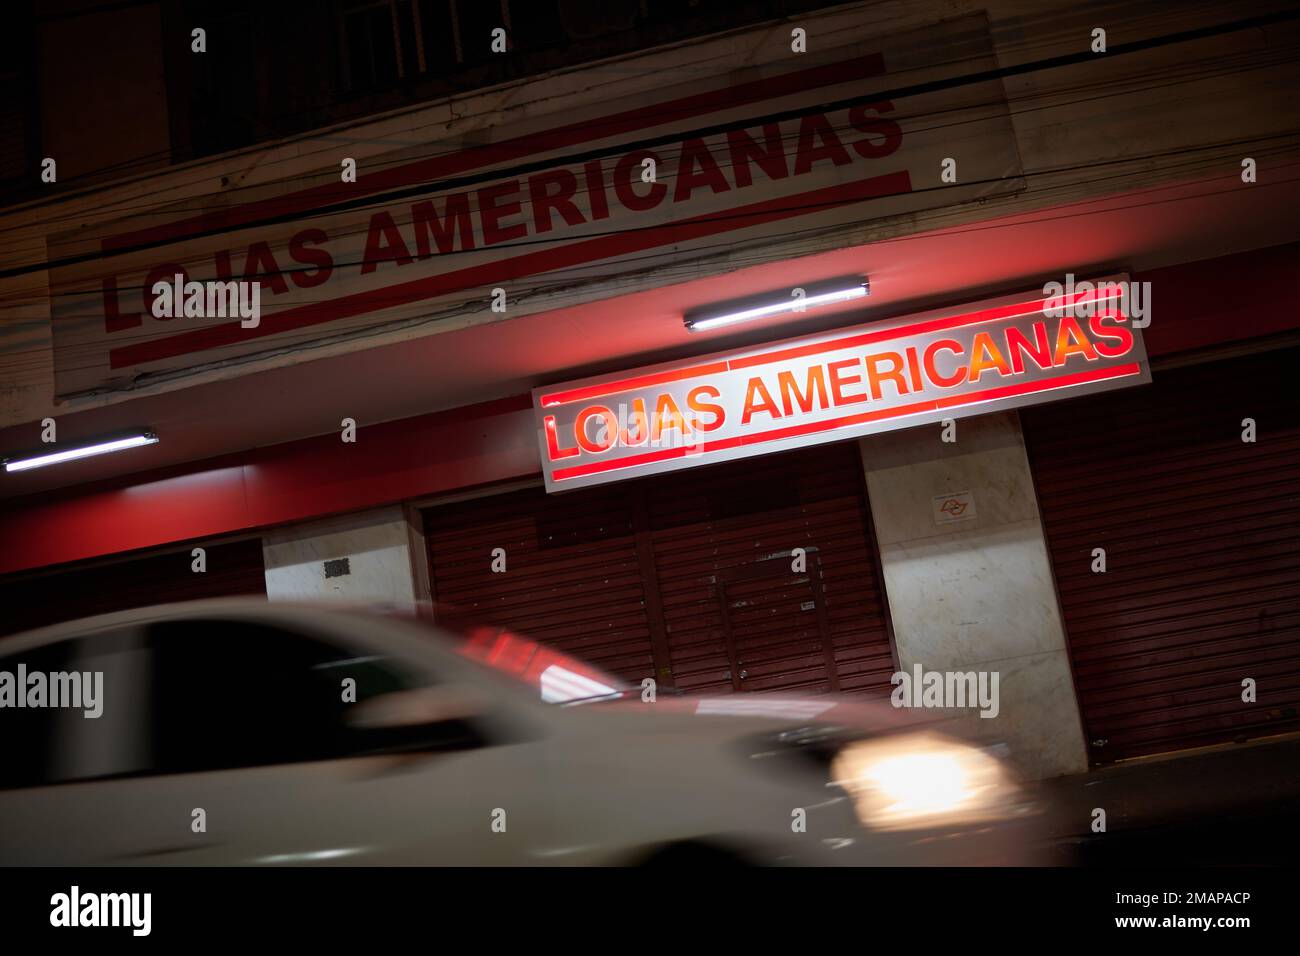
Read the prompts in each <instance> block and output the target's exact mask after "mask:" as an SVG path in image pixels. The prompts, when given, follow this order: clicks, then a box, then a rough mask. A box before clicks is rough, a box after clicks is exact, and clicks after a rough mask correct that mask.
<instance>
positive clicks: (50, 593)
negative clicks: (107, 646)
mask: <svg viewBox="0 0 1300 956" xmlns="http://www.w3.org/2000/svg"><path fill="white" fill-rule="evenodd" d="M195 547H198V545H186V546H185V548H184V549H182V550H178V551H166V552H162V553H158V554H147V555H142V556H139V557H131V558H125V559H123V560H120V561H113V562H109V563H97V564H91V565H83V566H77V567H70V568H64V569H61V570H58V571H47V572H43V573H33V574H16V575H10V576H9V577H7V578H0V607H3V608H4V615H3V617H0V634H11V633H14V632H16V631H25V630H28V629H29V628H35V627H43V626H45V625H47V624H57V623H59V622H61V621H74V620H77V619H78V618H83V617H91V616H92V615H95V614H108V613H110V612H112V611H126V610H130V609H132V608H137V607H148V606H150V605H153V604H170V603H172V602H174V601H194V600H198V599H200V598H212V597H231V596H234V595H240V594H256V595H262V596H265V595H266V573H265V570H264V569H263V566H262V541H261V539H260V538H247V539H245V540H242V541H229V542H226V543H224V544H204V545H202V547H203V548H204V549H205V550H206V552H207V570H206V571H204V572H203V573H196V572H195V571H194V570H193V568H192V564H193V561H194V559H193V558H192V557H191V554H190V552H191V551H192V550H193V548H195Z"/></svg>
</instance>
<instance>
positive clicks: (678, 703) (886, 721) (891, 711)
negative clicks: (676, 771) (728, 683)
mask: <svg viewBox="0 0 1300 956" xmlns="http://www.w3.org/2000/svg"><path fill="white" fill-rule="evenodd" d="M573 710H575V711H578V710H580V711H582V712H584V713H585V714H589V715H590V716H592V717H596V718H599V719H600V720H601V721H602V722H603V723H605V724H606V725H607V726H608V727H610V728H611V729H613V728H614V727H615V726H616V725H617V726H618V727H620V728H626V729H628V730H636V729H642V730H647V731H648V730H654V729H662V730H665V731H666V730H669V729H672V730H678V729H680V730H683V731H687V732H690V733H701V732H707V731H706V728H710V729H716V730H719V731H725V730H736V731H739V732H743V731H745V730H750V729H756V730H768V731H770V730H773V729H779V728H780V727H782V726H785V727H803V726H808V725H809V724H819V725H825V726H834V727H842V728H844V729H846V730H849V731H853V732H860V733H870V734H880V733H889V732H891V731H897V730H905V729H909V728H916V727H922V726H925V727H930V728H932V729H942V725H943V724H944V723H946V722H947V721H945V720H943V719H940V718H936V717H935V716H934V714H933V712H929V713H923V712H918V711H914V710H903V709H899V708H895V707H891V706H890V705H889V704H888V703H886V702H884V701H873V700H863V699H862V698H860V697H846V696H841V695H835V694H823V695H818V696H806V697H801V696H797V695H785V694H770V695H769V694H762V695H759V694H753V695H750V694H734V695H725V696H714V697H711V696H695V695H681V696H677V695H673V696H664V695H661V696H660V697H659V698H658V699H657V700H655V701H653V702H646V701H642V700H641V699H640V698H632V699H630V700H620V701H611V702H593V703H589V704H581V705H578V706H577V707H574V708H573Z"/></svg>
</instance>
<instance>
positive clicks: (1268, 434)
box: [1022, 349, 1300, 763]
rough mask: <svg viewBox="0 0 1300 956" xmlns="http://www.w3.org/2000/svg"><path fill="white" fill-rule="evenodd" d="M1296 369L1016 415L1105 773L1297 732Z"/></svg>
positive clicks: (1251, 365)
mask: <svg viewBox="0 0 1300 956" xmlns="http://www.w3.org/2000/svg"><path fill="white" fill-rule="evenodd" d="M1297 362H1300V350H1296V349H1291V350H1285V351H1277V352H1270V353H1265V354H1260V355H1254V356H1248V357H1244V358H1237V359H1232V360H1228V361H1219V362H1214V363H1211V364H1203V365H1195V366H1189V367H1184V368H1176V369H1170V370H1168V371H1165V372H1160V371H1159V370H1157V372H1156V375H1155V381H1154V383H1153V384H1152V385H1151V386H1148V387H1146V388H1143V389H1140V390H1136V391H1129V392H1115V393H1113V394H1109V395H1102V396H1096V397H1090V398H1085V399H1080V400H1078V401H1072V402H1064V403H1061V404H1058V405H1048V406H1042V407H1038V408H1034V409H1029V410H1026V411H1024V412H1022V422H1023V426H1024V432H1025V440H1026V445H1027V447H1028V451H1029V456H1030V460H1031V463H1032V465H1033V469H1034V475H1035V480H1036V482H1037V486H1038V496H1039V503H1040V506H1041V509H1042V514H1043V521H1044V524H1045V526H1046V531H1047V538H1048V542H1049V547H1050V549H1051V554H1052V562H1053V565H1054V567H1055V571H1056V580H1057V585H1058V590H1059V593H1060V600H1061V607H1062V611H1063V612H1064V615H1065V625H1066V630H1067V632H1068V635H1069V644H1070V653H1071V658H1072V660H1073V664H1074V672H1075V681H1076V685H1077V689H1078V693H1079V698H1080V707H1081V709H1082V712H1083V720H1084V725H1085V729H1086V732H1087V737H1088V741H1089V746H1090V752H1091V756H1092V759H1093V761H1094V762H1096V763H1101V762H1108V761H1112V760H1119V759H1124V758H1126V757H1133V756H1138V755H1142V754H1151V753H1158V752H1162V751H1167V750H1175V749H1181V748H1187V747H1193V746H1199V745H1203V744H1210V743H1216V742H1222V741H1229V740H1234V739H1244V738H1247V737H1252V736H1262V735H1266V734H1271V733H1278V732H1282V731H1285V730H1294V729H1297V728H1300V401H1298V400H1297V397H1296V394H1297V393H1296V387H1295V370H1296V368H1297ZM1245 418H1252V419H1254V420H1255V422H1256V423H1257V428H1258V435H1257V441H1256V442H1255V443H1253V444H1251V443H1246V442H1243V441H1242V420H1243V419H1245ZM1094 548H1104V549H1105V557H1106V571H1105V573H1100V574H1098V573H1093V571H1092V570H1091V566H1092V563H1093V554H1092V553H1093V549H1094ZM1244 678H1252V679H1254V680H1255V681H1256V684H1257V687H1258V702H1257V703H1253V704H1252V703H1245V702H1243V701H1242V699H1241V695H1242V689H1243V688H1242V680H1243V679H1244Z"/></svg>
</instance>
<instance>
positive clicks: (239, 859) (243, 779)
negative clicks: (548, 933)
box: [76, 618, 545, 865]
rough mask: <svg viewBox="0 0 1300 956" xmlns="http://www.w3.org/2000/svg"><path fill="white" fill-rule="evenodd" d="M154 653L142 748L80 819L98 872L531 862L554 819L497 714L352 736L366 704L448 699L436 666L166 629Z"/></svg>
mask: <svg viewBox="0 0 1300 956" xmlns="http://www.w3.org/2000/svg"><path fill="white" fill-rule="evenodd" d="M144 653H145V659H144V660H143V661H140V662H138V663H139V664H140V665H141V666H140V667H138V668H137V669H136V671H137V674H138V675H140V676H139V680H140V682H141V692H140V698H141V699H143V700H145V701H147V707H146V708H145V711H144V712H143V713H142V715H141V716H142V717H143V728H142V731H141V733H139V734H138V735H137V737H136V740H137V742H139V743H141V744H142V745H141V746H137V747H133V748H125V749H122V750H121V753H120V757H121V759H122V762H121V763H119V764H118V765H117V766H116V767H113V768H101V770H105V771H111V772H104V773H102V774H101V775H100V776H99V777H98V779H96V780H95V781H94V782H93V783H91V782H88V783H86V784H84V786H85V787H86V790H87V793H86V797H87V799H86V800H85V801H83V802H82V803H81V804H79V805H78V806H77V807H76V812H78V813H80V814H82V816H83V821H84V824H85V825H86V826H87V827H89V828H91V829H93V830H95V831H96V832H97V834H98V836H97V838H96V839H95V840H94V841H92V843H91V844H90V845H89V847H88V849H89V850H90V851H91V853H92V854H93V858H92V857H91V856H90V855H88V857H87V858H86V860H85V862H92V863H108V864H118V865H122V864H137V863H139V864H196V865H199V864H235V865H302V864H315V863H387V864H392V863H421V864H454V865H474V864H506V863H527V862H531V861H532V859H533V857H532V850H533V848H534V847H535V846H536V845H537V841H538V840H539V839H541V838H543V832H544V831H543V828H544V826H545V815H544V813H543V812H541V809H540V808H541V807H542V806H543V805H542V804H541V803H540V802H535V801H532V800H531V799H520V798H519V796H520V794H521V793H523V794H528V793H529V788H530V786H535V785H536V784H537V783H538V780H537V775H536V773H535V772H534V771H533V770H532V767H533V761H534V760H535V757H534V756H533V754H532V751H531V749H530V742H529V734H528V733H527V732H521V731H520V728H519V727H518V726H517V724H514V723H512V722H511V721H509V720H501V719H499V715H497V714H494V713H493V712H492V708H491V707H488V708H487V709H486V712H484V713H483V714H481V715H477V716H476V717H475V718H474V719H472V720H459V719H456V720H447V721H441V722H436V723H434V724H432V725H429V726H424V727H420V728H415V729H413V731H412V732H413V733H415V734H416V736H414V737H412V736H410V735H409V734H408V735H407V736H406V737H405V738H403V739H401V740H399V741H398V743H399V744H400V746H396V747H395V746H394V738H393V737H392V736H391V735H389V736H380V737H376V736H374V735H373V734H370V733H368V732H365V731H358V730H357V728H356V727H355V726H353V725H352V723H351V722H350V720H349V717H350V709H351V708H352V707H355V706H356V705H357V704H359V703H361V702H364V701H366V700H368V699H373V698H375V697H377V696H379V695H381V694H389V693H394V692H397V691H410V690H416V689H420V688H427V687H431V686H436V685H437V684H438V681H439V675H437V674H435V673H433V669H431V668H430V667H429V666H428V664H427V662H422V661H414V662H413V661H411V660H409V659H400V660H399V659H398V658H397V657H395V656H388V655H384V654H374V653H373V652H371V651H368V650H359V649H357V648H355V647H348V646H346V644H345V643H344V642H340V641H339V640H337V639H336V638H333V637H330V638H325V637H322V636H321V635H320V634H317V633H312V632H310V630H308V629H302V628H295V627H289V626H284V625H282V624H273V623H264V622H260V621H253V620H249V619H236V618H232V619H220V618H213V619H202V620H191V619H185V620H173V621H164V622H160V623H155V624H153V625H151V626H150V627H149V628H148V630H147V632H146V634H145V644H144ZM349 681H352V682H355V684H354V685H353V687H352V688H349V687H348V684H347V682H349ZM508 807H514V808H517V809H518V810H519V811H520V812H519V813H516V814H515V815H514V819H510V818H509V817H507V818H506V828H505V830H504V832H502V831H501V829H500V827H499V826H497V827H494V826H493V824H494V821H497V820H498V819H499V816H500V815H499V814H497V813H495V811H497V810H500V809H505V808H508Z"/></svg>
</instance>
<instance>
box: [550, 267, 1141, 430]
mask: <svg viewBox="0 0 1300 956" xmlns="http://www.w3.org/2000/svg"><path fill="white" fill-rule="evenodd" d="M1097 297H1098V293H1097V292H1092V293H1087V292H1080V293H1076V294H1075V297H1074V298H1073V299H1072V300H1070V303H1072V304H1083V303H1085V302H1091V301H1093V300H1095V299H1097ZM1115 297H1116V295H1114V294H1107V295H1106V296H1104V297H1103V298H1105V299H1111V298H1115ZM1049 301H1054V300H1052V299H1035V300H1032V301H1030V302H1018V303H1016V304H1015V305H1004V306H999V307H997V308H995V309H983V310H981V311H979V312H967V313H964V314H962V315H954V316H949V317H948V318H945V319H931V320H929V321H927V322H917V323H915V324H913V325H904V326H900V327H898V328H893V329H882V330H880V331H876V332H863V333H861V334H858V335H849V336H845V337H843V338H838V339H831V340H830V341H828V342H814V343H812V344H811V345H795V346H791V347H790V348H784V349H774V350H773V351H771V352H763V353H762V354H760V355H747V356H745V357H743V358H736V359H730V360H728V361H726V362H715V363H711V364H707V365H696V366H692V367H691V368H686V369H674V370H671V371H665V372H655V373H652V374H649V375H639V376H636V377H635V378H624V379H616V380H614V381H612V382H601V383H600V384H598V385H587V386H583V387H582V388H575V389H570V390H569V391H567V392H554V393H552V394H550V395H544V396H542V406H543V407H544V408H553V407H555V406H556V405H565V404H567V403H569V402H576V401H582V400H583V399H590V398H601V397H602V396H606V395H617V394H619V393H620V392H630V391H633V390H634V389H640V388H646V387H648V386H651V385H661V384H663V383H664V382H679V381H681V380H682V379H685V378H692V377H694V376H695V375H707V374H713V373H716V372H721V371H732V370H736V369H742V368H753V367H754V366H755V365H766V364H768V363H771V362H783V361H788V360H789V359H795V358H800V357H802V356H805V355H819V354H821V353H823V352H834V351H838V350H840V349H848V348H855V347H857V346H860V345H870V344H871V343H873V342H887V341H889V340H890V339H897V338H904V337H906V336H910V335H923V334H925V333H927V332H941V331H944V330H946V329H957V328H962V327H963V326H967V325H979V324H980V323H982V322H992V321H995V320H997V319H1007V318H1013V317H1015V316H1019V315H1030V314H1032V313H1034V312H1041V311H1042V310H1043V305H1044V303H1046V302H1049ZM1125 318H1126V317H1125Z"/></svg>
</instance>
